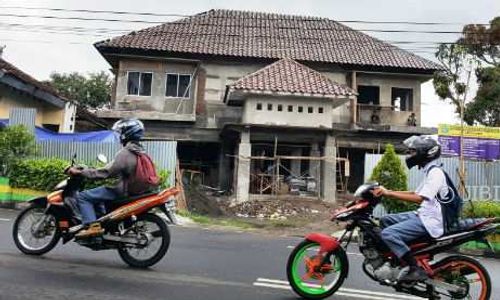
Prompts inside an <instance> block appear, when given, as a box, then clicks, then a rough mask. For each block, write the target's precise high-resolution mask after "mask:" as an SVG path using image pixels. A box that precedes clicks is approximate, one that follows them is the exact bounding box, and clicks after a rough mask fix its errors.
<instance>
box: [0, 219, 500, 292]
mask: <svg viewBox="0 0 500 300" xmlns="http://www.w3.org/2000/svg"><path fill="white" fill-rule="evenodd" d="M16 214H17V212H16V211H11V210H2V209H0V299H2V300H3V299H103V300H104V299H113V300H130V299H169V300H176V299H179V300H181V299H182V300H188V299H203V300H210V299H214V300H215V299H216V300H226V299H227V300H229V299H231V300H234V299H238V300H250V299H252V300H254V299H269V300H292V299H298V297H297V296H296V295H295V294H294V293H293V292H292V291H291V290H290V288H289V286H288V285H287V283H286V281H285V280H286V275H285V265H286V260H287V257H288V254H289V253H290V251H291V248H292V247H293V245H296V244H297V243H298V242H299V241H300V240H301V239H300V238H289V237H271V236H263V235H257V234H251V233H244V232H234V231H231V232H228V231H217V230H208V229H203V228H183V227H171V228H170V229H171V233H172V243H171V247H170V250H169V252H168V253H167V255H166V256H165V258H164V259H163V260H162V261H161V262H160V263H158V264H157V265H155V266H154V267H153V268H151V269H149V270H136V269H131V268H129V267H127V266H126V265H125V264H124V263H123V262H122V261H121V260H120V258H119V256H118V254H117V253H116V252H115V251H100V252H94V251H92V250H89V249H86V248H83V247H80V246H78V245H76V244H74V243H69V244H67V245H64V246H63V245H58V247H56V248H55V249H54V250H53V251H52V252H50V253H48V254H46V255H45V256H43V257H31V256H26V255H23V254H21V253H20V252H19V251H18V250H17V249H16V248H15V246H14V243H13V241H12V238H11V227H12V222H13V219H14V218H15V215H16ZM348 253H349V260H350V267H351V269H350V274H349V277H348V279H347V280H346V281H345V283H344V286H343V289H342V290H341V291H340V292H339V293H338V294H337V295H335V296H332V297H331V298H330V299H336V300H352V299H373V300H382V299H383V300H411V299H420V298H416V297H413V296H408V295H403V294H397V293H395V292H394V291H393V290H392V289H390V288H387V287H382V286H379V285H378V284H376V283H374V282H373V281H370V280H369V279H368V277H366V275H364V274H363V272H362V271H361V269H360V264H361V261H362V257H361V256H360V254H359V253H357V251H355V250H354V248H353V249H349V251H348ZM481 260H482V261H483V263H484V264H485V265H486V267H487V269H488V270H489V272H490V275H491V277H492V282H493V284H494V288H495V291H494V294H493V295H492V298H491V299H500V291H499V290H498V282H500V262H498V261H495V260H490V259H481Z"/></svg>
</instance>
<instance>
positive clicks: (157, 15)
mask: <svg viewBox="0 0 500 300" xmlns="http://www.w3.org/2000/svg"><path fill="white" fill-rule="evenodd" d="M0 8H5V9H25V10H47V11H60V12H80V13H98V14H113V15H138V16H152V17H191V15H185V14H177V13H173V14H164V13H151V12H131V11H115V10H91V9H67V8H50V7H26V6H0Z"/></svg>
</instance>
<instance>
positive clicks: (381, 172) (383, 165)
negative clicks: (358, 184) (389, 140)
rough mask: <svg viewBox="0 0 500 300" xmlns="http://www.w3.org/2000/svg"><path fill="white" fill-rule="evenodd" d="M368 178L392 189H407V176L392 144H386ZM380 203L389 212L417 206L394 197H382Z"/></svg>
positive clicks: (411, 208)
mask: <svg viewBox="0 0 500 300" xmlns="http://www.w3.org/2000/svg"><path fill="white" fill-rule="evenodd" d="M370 180H373V181H377V182H378V183H380V184H381V185H383V186H384V187H385V188H387V189H390V190H394V191H406V190H408V176H407V175H406V171H405V169H404V166H403V165H402V164H401V160H400V159H399V157H398V156H397V155H396V152H395V150H394V146H393V145H391V144H387V146H386V148H385V153H384V155H383V156H382V159H381V160H380V161H379V163H378V164H377V166H375V168H374V169H373V172H372V175H371V177H370ZM382 203H383V204H384V207H385V208H386V209H387V211H389V212H390V213H396V212H403V211H409V210H414V209H416V208H417V206H416V205H415V204H413V203H408V202H405V201H401V200H396V199H387V198H385V197H384V198H383V199H382Z"/></svg>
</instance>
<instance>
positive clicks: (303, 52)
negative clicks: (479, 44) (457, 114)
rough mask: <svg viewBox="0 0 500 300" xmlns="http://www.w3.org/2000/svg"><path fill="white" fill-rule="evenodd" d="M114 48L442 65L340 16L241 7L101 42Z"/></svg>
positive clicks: (417, 67) (419, 67)
mask: <svg viewBox="0 0 500 300" xmlns="http://www.w3.org/2000/svg"><path fill="white" fill-rule="evenodd" d="M95 46H96V47H97V49H99V50H100V51H102V52H105V50H106V49H107V50H108V51H110V52H112V51H113V49H115V50H117V49H122V50H123V49H131V50H134V49H135V50H156V51H165V52H177V53H190V54H208V55H217V56H232V57H250V58H273V59H279V58H283V57H289V58H292V59H295V60H298V61H311V62H313V61H315V62H324V63H337V64H346V65H358V66H376V67H389V68H405V69H414V70H419V71H422V72H426V73H431V72H433V71H434V70H436V69H439V65H437V64H436V63H433V62H431V61H429V60H426V59H424V58H422V57H419V56H417V55H415V54H413V53H410V52H408V51H405V50H402V49H400V48H398V47H395V46H393V45H390V44H388V43H385V42H383V41H380V40H378V39H375V38H373V37H370V36H368V35H366V34H364V33H362V32H359V31H356V30H354V29H351V28H350V27H347V26H345V25H342V24H340V23H338V22H336V21H333V20H329V19H326V18H318V17H302V16H292V15H280V14H271V13H261V12H248V11H236V10H219V9H218V10H210V11H207V12H203V13H200V14H197V15H194V16H192V17H188V18H184V19H181V20H178V21H174V22H170V23H165V24H162V25H159V26H155V27H150V28H146V29H143V30H140V31H137V32H131V33H129V34H127V35H123V36H119V37H115V38H112V39H110V40H106V41H101V42H98V43H96V44H95Z"/></svg>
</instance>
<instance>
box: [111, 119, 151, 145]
mask: <svg viewBox="0 0 500 300" xmlns="http://www.w3.org/2000/svg"><path fill="white" fill-rule="evenodd" d="M112 130H113V131H115V132H116V133H118V134H119V135H120V142H121V143H122V144H126V143H128V142H130V141H140V140H141V139H142V137H143V136H144V124H142V122H141V121H140V120H138V119H136V118H131V119H122V120H120V121H118V122H116V123H115V124H114V125H113V128H112Z"/></svg>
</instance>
